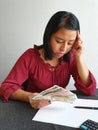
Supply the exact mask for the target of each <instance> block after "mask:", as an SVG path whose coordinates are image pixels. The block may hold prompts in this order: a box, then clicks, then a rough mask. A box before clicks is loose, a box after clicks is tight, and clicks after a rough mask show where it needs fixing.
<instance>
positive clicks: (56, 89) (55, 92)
mask: <svg viewBox="0 0 98 130" xmlns="http://www.w3.org/2000/svg"><path fill="white" fill-rule="evenodd" d="M33 99H34V100H40V99H48V100H51V101H63V102H70V103H73V102H74V101H75V100H76V99H77V96H76V94H74V93H72V92H71V91H69V90H67V89H64V88H62V87H60V86H58V85H54V86H52V87H51V88H48V89H46V90H44V91H42V92H41V93H39V94H38V95H36V96H34V97H33Z"/></svg>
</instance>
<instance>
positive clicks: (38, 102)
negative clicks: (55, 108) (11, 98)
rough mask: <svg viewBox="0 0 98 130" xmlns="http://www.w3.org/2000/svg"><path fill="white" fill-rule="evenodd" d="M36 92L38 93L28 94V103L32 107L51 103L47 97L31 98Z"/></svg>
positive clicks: (40, 106)
mask: <svg viewBox="0 0 98 130" xmlns="http://www.w3.org/2000/svg"><path fill="white" fill-rule="evenodd" d="M37 94H38V93H34V94H32V95H30V96H29V103H30V105H31V107H32V108H34V109H39V108H42V107H44V106H47V105H49V104H50V103H51V101H50V100H49V99H39V100H34V99H32V98H33V97H34V96H36V95H37Z"/></svg>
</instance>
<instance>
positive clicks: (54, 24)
mask: <svg viewBox="0 0 98 130" xmlns="http://www.w3.org/2000/svg"><path fill="white" fill-rule="evenodd" d="M62 27H64V28H66V29H69V30H76V31H79V32H80V25H79V21H78V19H77V17H76V16H75V15H74V14H73V13H71V12H67V11H59V12H57V13H55V14H54V15H53V16H52V17H51V18H50V20H49V22H48V24H47V26H46V29H45V32H44V36H43V48H44V57H45V59H46V60H47V59H52V57H53V51H52V49H51V47H50V38H51V36H52V34H54V33H56V32H57V31H58V30H59V29H60V28H62ZM69 57H70V52H68V53H67V54H65V55H64V56H63V59H64V60H65V61H68V59H69Z"/></svg>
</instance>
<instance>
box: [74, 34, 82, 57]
mask: <svg viewBox="0 0 98 130" xmlns="http://www.w3.org/2000/svg"><path fill="white" fill-rule="evenodd" d="M83 50H84V44H83V41H82V39H81V37H80V34H79V33H78V34H77V37H76V41H75V43H74V45H73V48H72V51H73V53H74V55H75V57H76V58H77V57H79V56H81V54H82V52H83Z"/></svg>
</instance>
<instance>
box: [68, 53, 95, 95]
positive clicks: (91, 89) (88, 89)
mask: <svg viewBox="0 0 98 130" xmlns="http://www.w3.org/2000/svg"><path fill="white" fill-rule="evenodd" d="M70 66H71V74H72V77H73V79H74V81H75V83H74V85H75V87H76V89H77V90H78V91H79V92H81V93H83V94H85V95H88V96H92V95H94V93H95V91H96V80H95V77H94V75H93V74H92V73H91V71H89V75H90V80H91V82H90V84H89V85H88V86H85V85H84V84H83V83H82V82H81V80H80V78H79V74H78V72H77V66H76V63H75V60H74V57H73V55H71V61H70Z"/></svg>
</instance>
